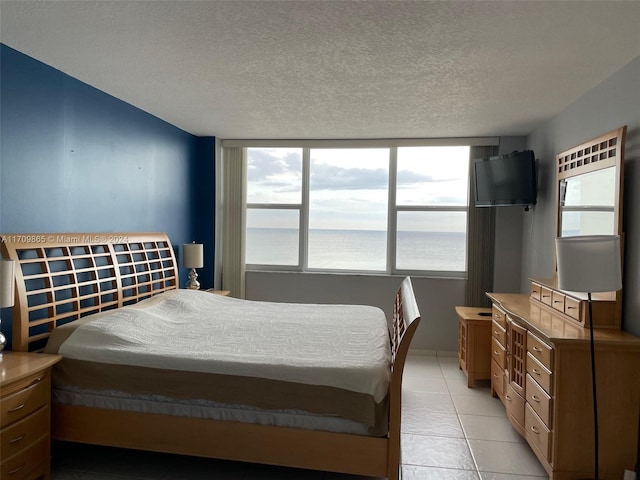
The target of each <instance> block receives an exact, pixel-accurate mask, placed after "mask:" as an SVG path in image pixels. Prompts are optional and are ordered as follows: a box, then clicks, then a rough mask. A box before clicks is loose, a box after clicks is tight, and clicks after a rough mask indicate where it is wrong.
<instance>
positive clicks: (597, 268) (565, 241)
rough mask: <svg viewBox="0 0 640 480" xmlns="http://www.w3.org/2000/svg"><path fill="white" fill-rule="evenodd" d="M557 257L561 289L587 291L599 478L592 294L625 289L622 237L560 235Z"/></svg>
mask: <svg viewBox="0 0 640 480" xmlns="http://www.w3.org/2000/svg"><path fill="white" fill-rule="evenodd" d="M556 259H557V262H558V288H559V289H561V290H568V291H570V292H582V293H586V294H587V300H588V302H587V303H588V308H589V318H588V319H587V321H588V322H589V333H590V335H589V337H590V347H591V384H592V391H593V422H594V455H595V459H594V460H595V462H594V463H595V465H594V470H595V472H594V473H595V477H594V478H595V480H598V471H599V466H598V402H597V397H596V362H595V347H594V341H593V321H592V318H593V307H592V305H591V294H592V293H594V292H615V291H617V290H620V289H621V288H622V266H621V256H620V237H619V236H618V235H585V236H579V237H560V238H557V239H556Z"/></svg>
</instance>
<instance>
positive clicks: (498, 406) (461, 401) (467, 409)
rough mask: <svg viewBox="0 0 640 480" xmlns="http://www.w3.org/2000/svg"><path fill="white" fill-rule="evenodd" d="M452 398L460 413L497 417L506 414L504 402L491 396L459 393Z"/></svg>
mask: <svg viewBox="0 0 640 480" xmlns="http://www.w3.org/2000/svg"><path fill="white" fill-rule="evenodd" d="M451 398H452V399H453V404H454V405H455V408H456V411H457V412H458V414H459V415H490V416H495V417H504V416H505V415H506V414H505V410H504V405H503V404H502V402H501V401H500V400H499V399H497V398H493V397H491V396H484V395H457V396H455V397H453V396H452V397H451Z"/></svg>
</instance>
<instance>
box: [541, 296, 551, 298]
mask: <svg viewBox="0 0 640 480" xmlns="http://www.w3.org/2000/svg"><path fill="white" fill-rule="evenodd" d="M550 296H551V295H542V298H549V297H550Z"/></svg>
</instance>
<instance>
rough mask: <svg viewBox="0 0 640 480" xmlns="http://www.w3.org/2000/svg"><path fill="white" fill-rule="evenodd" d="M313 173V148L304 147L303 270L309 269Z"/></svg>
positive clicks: (301, 221)
mask: <svg viewBox="0 0 640 480" xmlns="http://www.w3.org/2000/svg"><path fill="white" fill-rule="evenodd" d="M310 174H311V149H310V148H303V149H302V205H301V208H300V238H299V241H300V245H299V248H298V252H299V260H298V263H299V265H300V268H301V270H302V271H303V272H304V271H306V270H307V265H308V259H309V185H310V182H311V180H310Z"/></svg>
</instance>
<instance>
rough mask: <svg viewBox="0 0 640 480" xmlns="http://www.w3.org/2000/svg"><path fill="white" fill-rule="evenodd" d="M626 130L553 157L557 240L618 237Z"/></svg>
mask: <svg viewBox="0 0 640 480" xmlns="http://www.w3.org/2000/svg"><path fill="white" fill-rule="evenodd" d="M626 131H627V127H626V126H624V127H620V128H618V129H616V130H613V131H612V132H609V133H607V134H605V135H602V136H600V137H598V138H594V139H593V140H590V141H588V142H585V143H583V144H581V145H578V146H576V147H573V148H572V149H570V150H567V151H566V152H562V153H560V154H558V156H557V180H558V184H557V186H558V196H557V203H556V206H557V208H556V213H557V229H556V234H557V236H559V237H567V236H575V235H622V181H623V177H622V174H623V168H624V139H625V135H626Z"/></svg>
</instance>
